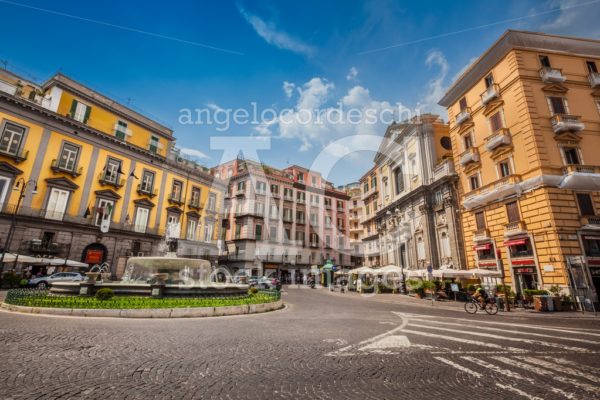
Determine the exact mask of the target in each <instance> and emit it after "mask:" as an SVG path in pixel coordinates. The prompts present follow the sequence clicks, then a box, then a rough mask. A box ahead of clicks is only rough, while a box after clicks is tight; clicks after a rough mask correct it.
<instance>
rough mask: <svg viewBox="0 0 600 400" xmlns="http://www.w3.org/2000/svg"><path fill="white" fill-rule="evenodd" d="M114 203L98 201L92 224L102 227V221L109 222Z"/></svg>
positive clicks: (103, 200) (104, 200)
mask: <svg viewBox="0 0 600 400" xmlns="http://www.w3.org/2000/svg"><path fill="white" fill-rule="evenodd" d="M114 207H115V202H114V201H112V200H106V199H98V205H97V207H96V217H95V221H94V223H95V224H96V226H100V225H102V222H103V221H107V220H108V221H109V220H110V219H111V216H112V211H113V208H114Z"/></svg>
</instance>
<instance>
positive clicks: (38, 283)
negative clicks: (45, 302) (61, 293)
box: [29, 272, 85, 289]
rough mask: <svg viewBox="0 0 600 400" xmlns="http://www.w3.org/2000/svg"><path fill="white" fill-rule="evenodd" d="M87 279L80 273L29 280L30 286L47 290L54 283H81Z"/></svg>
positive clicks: (65, 273) (59, 273) (58, 274)
mask: <svg viewBox="0 0 600 400" xmlns="http://www.w3.org/2000/svg"><path fill="white" fill-rule="evenodd" d="M84 279H85V277H84V276H83V275H81V274H80V273H79V272H57V273H55V274H52V275H46V276H40V277H38V278H33V279H30V280H29V286H33V287H36V288H39V289H45V288H47V287H48V286H50V285H52V283H53V282H79V281H82V280H84Z"/></svg>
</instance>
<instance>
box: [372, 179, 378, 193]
mask: <svg viewBox="0 0 600 400" xmlns="http://www.w3.org/2000/svg"><path fill="white" fill-rule="evenodd" d="M371 188H372V189H373V190H375V189H377V178H376V177H372V178H371Z"/></svg>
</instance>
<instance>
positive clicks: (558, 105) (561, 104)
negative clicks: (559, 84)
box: [548, 96, 569, 115]
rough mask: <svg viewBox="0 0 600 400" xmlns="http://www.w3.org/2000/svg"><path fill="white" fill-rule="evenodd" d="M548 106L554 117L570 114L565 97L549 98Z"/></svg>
mask: <svg viewBox="0 0 600 400" xmlns="http://www.w3.org/2000/svg"><path fill="white" fill-rule="evenodd" d="M548 105H549V107H550V111H551V112H552V115H556V114H568V113H569V112H568V110H567V101H566V100H565V99H564V98H563V97H557V96H550V97H548Z"/></svg>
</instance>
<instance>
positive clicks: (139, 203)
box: [133, 199, 155, 208]
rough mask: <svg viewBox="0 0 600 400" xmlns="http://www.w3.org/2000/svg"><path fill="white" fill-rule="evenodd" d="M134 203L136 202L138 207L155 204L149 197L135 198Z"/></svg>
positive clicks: (147, 206) (149, 206) (148, 206)
mask: <svg viewBox="0 0 600 400" xmlns="http://www.w3.org/2000/svg"><path fill="white" fill-rule="evenodd" d="M133 204H135V205H136V206H138V207H145V208H152V207H154V206H155V204H154V203H153V202H151V201H150V200H148V199H138V200H134V201H133Z"/></svg>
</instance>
